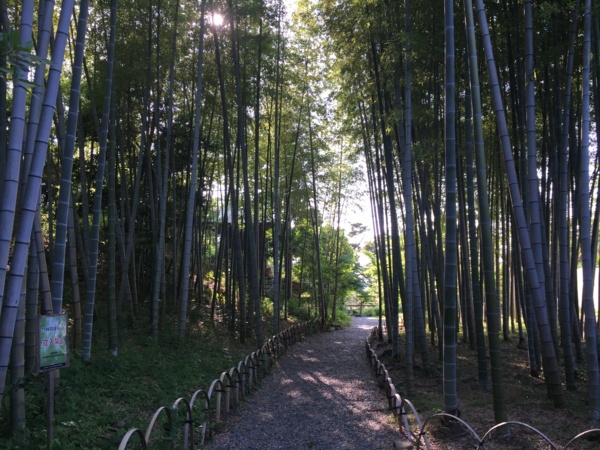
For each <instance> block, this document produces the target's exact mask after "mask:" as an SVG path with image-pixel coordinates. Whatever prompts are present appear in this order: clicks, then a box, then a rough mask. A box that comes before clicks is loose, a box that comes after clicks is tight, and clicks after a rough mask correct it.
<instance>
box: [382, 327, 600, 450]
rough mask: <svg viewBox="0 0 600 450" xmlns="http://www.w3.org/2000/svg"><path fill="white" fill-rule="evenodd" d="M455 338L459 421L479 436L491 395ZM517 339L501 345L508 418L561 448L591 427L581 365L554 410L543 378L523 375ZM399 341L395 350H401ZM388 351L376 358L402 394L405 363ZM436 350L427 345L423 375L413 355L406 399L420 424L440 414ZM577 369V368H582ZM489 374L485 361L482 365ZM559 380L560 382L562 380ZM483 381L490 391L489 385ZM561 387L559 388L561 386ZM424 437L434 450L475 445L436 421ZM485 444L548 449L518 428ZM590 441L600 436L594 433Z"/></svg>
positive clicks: (469, 352) (523, 356)
mask: <svg viewBox="0 0 600 450" xmlns="http://www.w3.org/2000/svg"><path fill="white" fill-rule="evenodd" d="M460 338H461V337H460V336H459V342H458V345H457V360H458V366H457V384H458V398H459V410H460V413H461V415H460V418H461V419H463V420H465V421H466V422H467V423H468V424H469V425H470V426H471V427H472V428H473V429H474V430H475V431H476V432H477V434H478V435H479V437H483V435H484V434H485V433H486V431H487V430H488V429H490V428H491V427H492V426H493V425H494V413H493V404H492V393H491V391H489V392H481V391H480V390H479V382H478V371H477V353H476V351H475V350H473V349H470V348H469V346H468V345H467V344H465V343H463V342H462V341H461V339H460ZM517 343H518V339H514V340H509V341H503V342H502V350H501V351H502V360H503V361H505V363H504V365H503V379H504V386H505V394H506V405H507V411H508V420H509V421H517V422H522V423H525V424H527V425H530V426H532V427H535V428H536V429H538V430H539V431H541V432H542V433H544V434H545V435H546V436H547V437H548V438H550V439H551V440H552V441H553V442H554V443H555V444H557V445H558V446H559V448H562V446H564V445H566V444H567V442H568V441H569V440H570V439H571V438H573V437H575V436H576V435H577V434H578V433H580V432H582V431H585V430H588V429H590V428H591V427H592V426H591V423H590V421H589V419H588V417H587V412H588V404H587V403H588V402H587V396H588V394H587V386H586V375H585V369H584V367H585V362H579V363H578V366H579V367H578V370H579V373H580V378H579V379H578V380H577V390H576V391H566V390H565V392H564V395H565V398H566V405H565V407H564V408H560V409H558V408H555V407H554V406H553V405H552V403H551V401H550V400H548V399H547V395H546V387H545V383H544V380H543V378H534V377H531V376H530V374H529V368H528V356H527V350H526V349H523V348H519V346H518V345H517ZM371 345H372V347H373V348H374V349H375V348H376V352H377V354H378V355H382V354H383V352H384V351H385V350H387V349H390V348H391V346H390V345H389V344H388V343H387V342H383V343H379V342H377V340H376V339H375V341H373V342H372V344H371ZM403 345H404V344H403V343H401V347H400V348H404V347H403ZM389 353H390V352H389V351H388V352H386V354H385V355H383V356H380V360H381V361H382V362H383V363H384V364H385V365H386V368H387V369H388V371H389V372H390V376H391V377H392V379H393V381H394V384H395V386H396V389H397V390H398V391H399V392H400V394H401V395H404V392H403V391H404V388H405V386H406V384H405V378H404V374H405V370H404V369H405V364H404V361H393V360H391V358H390V357H389V356H388V354H389ZM437 355H438V349H437V348H433V347H431V346H430V347H429V358H430V361H431V362H432V368H431V370H430V371H429V372H427V373H426V371H425V370H423V368H422V367H420V366H419V364H420V358H419V356H418V354H417V352H415V362H416V364H415V385H416V392H417V394H416V396H415V398H410V399H409V400H411V402H412V403H413V404H414V405H415V408H416V409H417V411H418V413H419V415H420V417H421V420H425V419H426V418H428V417H429V416H431V415H433V414H435V413H439V412H442V411H443V390H442V373H443V366H442V363H441V362H440V361H438V358H437ZM582 369H583V370H582ZM488 372H489V363H488ZM563 381H564V380H563ZM488 383H489V386H490V389H491V381H489V373H488ZM563 387H564V384H563ZM427 429H428V431H429V433H428V438H429V441H430V443H431V444H432V449H434V450H446V449H448V450H450V449H452V450H454V449H467V448H475V447H476V441H475V440H474V439H473V438H472V437H470V436H467V435H466V434H465V433H464V431H463V430H462V429H461V427H457V426H456V424H449V423H442V422H440V421H439V420H434V421H432V422H430V425H428V426H427ZM492 437H493V439H492V440H486V448H488V449H490V450H500V449H506V450H516V449H548V448H550V447H549V445H548V444H547V443H546V442H545V441H543V439H541V438H540V437H539V436H538V435H536V434H534V433H533V432H531V431H529V430H528V429H527V428H525V427H522V426H517V425H515V426H511V430H510V435H509V436H508V437H500V436H498V435H495V436H492ZM594 437H595V438H598V437H600V436H599V435H598V434H596V435H595V436H594ZM597 446H598V441H595V442H594V441H591V442H590V441H586V440H581V441H578V443H577V444H576V445H575V446H571V447H569V448H577V449H592V448H598V447H597Z"/></svg>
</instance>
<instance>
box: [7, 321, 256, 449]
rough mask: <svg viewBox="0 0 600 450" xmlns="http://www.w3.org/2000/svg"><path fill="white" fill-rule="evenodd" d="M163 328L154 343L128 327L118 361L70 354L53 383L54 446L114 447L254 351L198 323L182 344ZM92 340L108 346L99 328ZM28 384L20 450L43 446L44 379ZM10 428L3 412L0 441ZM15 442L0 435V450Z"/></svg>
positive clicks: (105, 356) (105, 355) (144, 332)
mask: <svg viewBox="0 0 600 450" xmlns="http://www.w3.org/2000/svg"><path fill="white" fill-rule="evenodd" d="M165 328H167V329H163V330H161V340H160V341H159V342H158V343H157V342H155V341H153V340H152V339H150V337H149V336H148V335H147V330H146V329H145V327H138V328H135V329H133V330H131V332H130V334H129V335H128V336H126V337H123V344H122V345H121V346H120V349H121V350H120V352H119V355H118V356H117V357H116V358H115V357H112V356H110V355H109V354H108V352H101V351H97V352H96V353H95V357H94V358H93V359H92V362H91V363H89V364H84V363H82V362H81V358H80V355H79V352H77V351H75V352H73V353H72V355H71V365H70V366H69V367H68V368H66V369H63V370H61V371H60V379H59V380H57V388H56V407H55V432H54V434H55V445H54V447H53V448H55V449H71V448H85V449H99V448H116V447H117V446H118V444H119V442H120V440H121V439H122V437H123V435H124V434H125V433H126V431H127V430H129V429H130V428H133V427H139V428H141V429H142V430H145V429H146V427H147V426H148V422H149V420H150V418H151V417H152V414H154V411H155V410H156V409H157V408H159V407H160V406H169V407H170V406H171V405H172V404H173V402H174V401H175V400H176V399H177V398H178V397H182V396H183V397H186V398H188V399H189V398H190V397H191V395H192V393H193V392H194V391H195V390H197V389H200V388H204V389H207V388H208V387H209V385H210V383H211V382H212V380H213V379H215V378H217V377H218V376H219V374H220V373H221V372H222V371H223V370H226V369H229V368H231V367H233V366H234V365H236V364H237V363H238V362H239V361H240V360H241V359H242V358H243V357H244V356H245V355H246V354H248V353H250V352H251V351H252V350H253V348H251V347H242V346H240V344H239V343H237V342H236V341H234V340H233V339H232V338H231V337H230V336H228V335H227V334H226V331H225V330H221V329H220V328H204V326H201V328H202V329H201V330H194V331H193V332H191V333H190V334H189V337H188V339H187V340H186V341H185V342H184V343H181V342H179V340H178V339H177V330H176V328H175V327H172V328H171V325H169V324H168V323H165ZM96 337H97V338H98V341H99V342H98V344H97V345H99V346H100V347H104V348H106V347H107V336H106V335H105V334H104V331H103V330H98V334H97V336H96ZM26 384H27V385H26V396H27V399H26V401H27V405H28V406H27V428H26V431H25V432H24V434H23V436H22V437H21V447H20V448H28V449H37V448H40V449H41V448H46V441H45V440H46V429H45V423H46V421H45V405H46V394H45V388H44V376H43V375H36V376H32V377H30V378H28V379H27V380H26ZM8 397H9V396H5V403H6V405H4V406H5V407H6V406H8ZM3 409H4V408H3ZM173 413H174V414H177V413H176V412H173ZM182 415H183V413H182V412H180V413H179V414H178V416H177V420H179V419H180V418H181V417H179V416H182ZM163 423H164V424H166V420H164V421H162V422H161V424H163ZM9 426H10V424H9V423H8V418H7V417H5V416H4V415H3V416H2V421H1V422H0V436H9V434H10V433H9ZM160 428H164V427H160ZM171 432H174V431H173V430H171V431H169V430H161V431H159V432H158V434H157V435H156V439H158V441H160V440H161V439H166V437H167V435H168V433H171ZM161 433H163V436H162V438H161V437H160V434H161ZM153 436H154V435H153ZM153 442H156V441H155V438H154V437H153ZM15 445H17V443H16V442H15V441H13V440H10V439H7V438H3V437H0V448H15ZM153 448H155V447H153ZM157 448H163V447H161V446H160V445H159V447H157ZM165 448H166V447H165Z"/></svg>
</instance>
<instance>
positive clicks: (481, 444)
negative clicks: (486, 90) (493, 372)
mask: <svg viewBox="0 0 600 450" xmlns="http://www.w3.org/2000/svg"><path fill="white" fill-rule="evenodd" d="M378 333H379V327H373V329H372V330H371V334H370V336H369V338H368V339H367V341H366V349H367V358H369V362H370V364H371V367H372V368H373V369H374V370H375V375H376V376H377V377H378V378H379V377H382V378H383V380H384V386H385V394H386V397H387V400H388V408H389V410H390V411H392V413H393V414H394V415H395V416H396V417H397V420H398V424H399V426H400V432H401V433H402V434H403V435H404V436H405V437H406V438H407V439H408V440H409V441H411V442H412V443H413V444H415V445H416V448H417V449H420V448H426V449H427V450H431V445H430V443H429V440H428V439H427V425H428V424H429V423H430V422H432V421H433V420H434V419H439V418H444V417H446V418H449V419H452V420H455V421H456V422H457V423H459V424H460V425H461V426H462V428H463V429H464V430H465V431H466V432H467V433H468V434H469V435H470V436H472V437H473V441H474V446H473V447H469V448H477V449H485V448H486V446H485V443H486V442H487V441H490V440H492V439H493V434H494V431H496V430H498V429H500V428H502V427H504V426H511V430H514V429H515V428H525V429H527V430H529V431H531V432H533V433H535V434H537V435H539V436H540V437H541V438H542V439H543V440H544V441H545V442H546V444H547V445H548V447H549V448H552V449H555V450H558V449H563V450H565V449H570V448H573V449H576V448H577V446H576V444H577V442H579V440H580V439H582V438H584V437H589V436H590V435H591V434H598V435H600V429H598V428H592V429H589V430H587V431H584V432H582V433H579V434H578V435H577V436H575V437H573V439H571V440H570V441H569V442H568V443H567V444H566V445H565V446H564V447H560V446H559V445H557V444H556V443H554V442H553V441H552V440H551V439H550V438H549V437H548V436H546V435H545V434H544V433H542V432H541V431H540V430H538V429H537V428H535V427H532V426H531V425H528V424H526V423H523V422H517V421H509V422H503V423H500V424H497V425H494V426H493V427H491V428H490V429H489V430H487V431H486V432H485V434H484V435H483V437H479V435H478V434H477V432H476V431H475V430H474V429H473V428H472V427H471V426H470V425H469V424H468V423H467V422H465V421H464V420H462V419H461V418H459V417H456V416H454V415H452V414H447V413H437V414H432V415H431V416H429V417H427V418H426V419H425V420H424V421H423V420H422V419H421V416H419V413H418V412H417V410H416V409H415V407H414V405H413V404H412V403H411V402H410V400H408V399H407V398H404V397H402V396H401V395H400V394H399V393H398V391H397V390H396V387H395V386H394V382H393V381H392V378H391V377H390V374H389V372H388V370H387V369H386V367H385V365H384V364H383V363H381V361H379V358H378V357H377V354H376V353H375V350H373V348H372V347H371V343H370V341H371V339H373V338H375V337H377V336H378Z"/></svg>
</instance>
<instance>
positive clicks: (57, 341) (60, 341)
mask: <svg viewBox="0 0 600 450" xmlns="http://www.w3.org/2000/svg"><path fill="white" fill-rule="evenodd" d="M39 324H40V326H39V367H40V371H42V372H44V371H46V370H52V369H58V368H60V367H65V366H67V365H68V364H69V351H68V348H67V342H68V339H67V315H66V314H60V315H54V316H50V315H49V316H40V317H39Z"/></svg>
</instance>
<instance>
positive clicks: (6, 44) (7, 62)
mask: <svg viewBox="0 0 600 450" xmlns="http://www.w3.org/2000/svg"><path fill="white" fill-rule="evenodd" d="M19 41H20V39H19V31H18V30H12V31H11V32H10V33H0V55H2V56H3V59H4V61H2V62H1V63H0V78H2V79H3V80H16V79H17V77H19V78H18V80H19V81H20V82H21V84H24V85H25V86H28V87H33V86H34V84H33V83H31V82H30V81H28V80H27V78H26V75H27V73H28V72H29V68H30V67H35V66H39V65H43V64H46V65H49V64H51V62H50V61H49V60H48V59H45V58H40V57H38V56H36V55H34V54H33V53H31V50H32V49H33V42H32V41H28V42H24V43H21V42H19ZM19 72H21V73H22V74H23V75H25V76H23V75H21V76H19Z"/></svg>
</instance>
